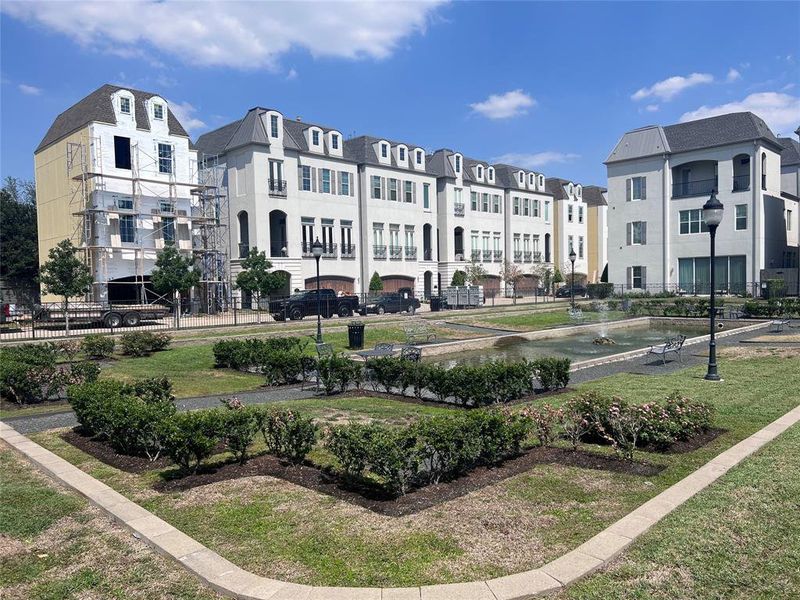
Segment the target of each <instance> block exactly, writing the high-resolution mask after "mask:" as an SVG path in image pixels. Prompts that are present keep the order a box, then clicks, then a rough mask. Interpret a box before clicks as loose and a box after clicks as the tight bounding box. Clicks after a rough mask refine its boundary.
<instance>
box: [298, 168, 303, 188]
mask: <svg viewBox="0 0 800 600" xmlns="http://www.w3.org/2000/svg"><path fill="white" fill-rule="evenodd" d="M297 189H298V190H302V189H303V165H301V164H298V165H297Z"/></svg>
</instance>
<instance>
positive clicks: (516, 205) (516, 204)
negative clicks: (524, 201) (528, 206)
mask: <svg viewBox="0 0 800 600" xmlns="http://www.w3.org/2000/svg"><path fill="white" fill-rule="evenodd" d="M512 212H513V213H514V214H515V215H518V214H519V197H518V196H514V209H513V211H512Z"/></svg>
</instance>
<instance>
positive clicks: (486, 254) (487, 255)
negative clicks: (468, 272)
mask: <svg viewBox="0 0 800 600" xmlns="http://www.w3.org/2000/svg"><path fill="white" fill-rule="evenodd" d="M483 262H492V251H491V250H484V251H483Z"/></svg>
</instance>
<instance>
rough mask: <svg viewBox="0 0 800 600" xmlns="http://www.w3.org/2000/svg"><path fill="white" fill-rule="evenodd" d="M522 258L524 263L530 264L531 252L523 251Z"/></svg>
mask: <svg viewBox="0 0 800 600" xmlns="http://www.w3.org/2000/svg"><path fill="white" fill-rule="evenodd" d="M522 258H523V260H524V261H525V262H526V263H529V262H531V260H532V259H533V252H531V251H530V250H525V252H523V253H522Z"/></svg>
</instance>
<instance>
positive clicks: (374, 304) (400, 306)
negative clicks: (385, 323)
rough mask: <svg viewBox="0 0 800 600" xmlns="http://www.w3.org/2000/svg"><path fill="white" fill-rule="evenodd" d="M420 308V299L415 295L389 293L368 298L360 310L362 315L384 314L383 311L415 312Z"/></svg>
mask: <svg viewBox="0 0 800 600" xmlns="http://www.w3.org/2000/svg"><path fill="white" fill-rule="evenodd" d="M418 308H419V300H417V299H416V298H414V297H413V296H410V297H406V296H404V295H403V294H394V293H387V294H381V295H380V296H375V297H374V298H368V299H367V301H366V302H365V303H364V304H362V305H361V308H360V312H361V314H362V315H366V314H369V313H375V314H376V315H382V314H383V313H399V312H407V313H409V314H412V315H413V314H414V313H415V312H416V310H417V309H418Z"/></svg>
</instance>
